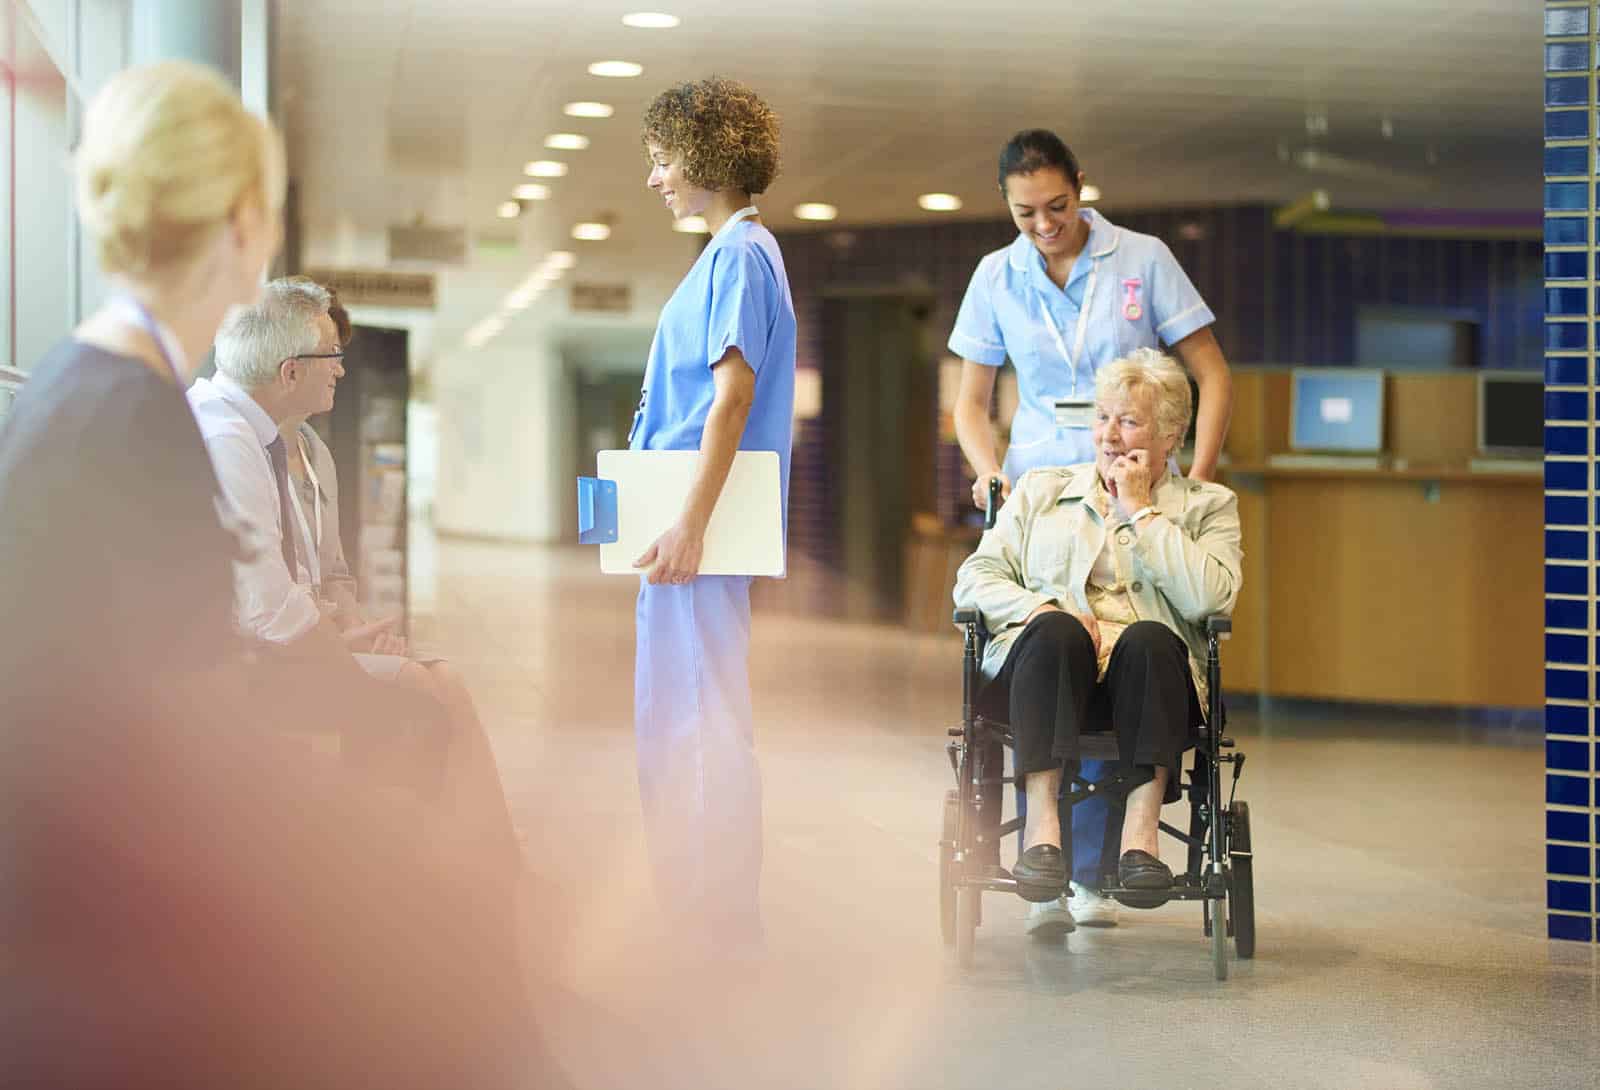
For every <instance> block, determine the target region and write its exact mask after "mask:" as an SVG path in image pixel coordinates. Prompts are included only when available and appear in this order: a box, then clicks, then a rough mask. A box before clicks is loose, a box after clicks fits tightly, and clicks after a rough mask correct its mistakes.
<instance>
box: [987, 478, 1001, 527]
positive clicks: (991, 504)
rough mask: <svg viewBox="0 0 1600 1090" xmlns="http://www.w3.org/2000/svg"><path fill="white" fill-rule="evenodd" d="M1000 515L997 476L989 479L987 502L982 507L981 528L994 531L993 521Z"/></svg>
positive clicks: (998, 480) (998, 481)
mask: <svg viewBox="0 0 1600 1090" xmlns="http://www.w3.org/2000/svg"><path fill="white" fill-rule="evenodd" d="M999 514H1000V478H999V476H998V475H996V476H993V477H990V478H989V497H988V502H986V503H985V504H984V505H983V528H984V529H985V530H993V529H994V520H995V519H996V518H997V517H998V516H999Z"/></svg>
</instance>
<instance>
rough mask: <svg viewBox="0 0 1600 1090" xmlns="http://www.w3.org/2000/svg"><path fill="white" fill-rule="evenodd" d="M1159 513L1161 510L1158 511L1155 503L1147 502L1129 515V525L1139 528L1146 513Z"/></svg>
mask: <svg viewBox="0 0 1600 1090" xmlns="http://www.w3.org/2000/svg"><path fill="white" fill-rule="evenodd" d="M1159 513H1160V512H1158V511H1157V510H1156V509H1155V507H1154V506H1153V505H1151V504H1146V505H1145V506H1143V507H1141V508H1139V510H1137V511H1135V512H1134V513H1133V514H1131V515H1129V516H1128V525H1130V526H1132V527H1133V528H1134V529H1138V528H1139V520H1140V519H1142V518H1144V517H1145V516H1146V515H1155V514H1159Z"/></svg>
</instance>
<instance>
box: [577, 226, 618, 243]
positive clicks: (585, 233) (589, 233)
mask: <svg viewBox="0 0 1600 1090" xmlns="http://www.w3.org/2000/svg"><path fill="white" fill-rule="evenodd" d="M572 237H573V238H575V239H577V240H578V241H580V242H604V241H605V240H606V239H608V238H610V237H611V228H610V226H609V225H607V224H604V223H575V224H573V225H572Z"/></svg>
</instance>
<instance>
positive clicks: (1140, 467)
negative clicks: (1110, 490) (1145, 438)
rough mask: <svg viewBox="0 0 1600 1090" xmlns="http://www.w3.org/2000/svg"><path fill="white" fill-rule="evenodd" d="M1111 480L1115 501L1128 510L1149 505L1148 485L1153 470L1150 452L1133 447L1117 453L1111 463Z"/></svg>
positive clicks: (1152, 477) (1151, 479)
mask: <svg viewBox="0 0 1600 1090" xmlns="http://www.w3.org/2000/svg"><path fill="white" fill-rule="evenodd" d="M1110 475H1111V480H1112V481H1113V482H1114V483H1115V484H1116V486H1117V502H1118V503H1119V504H1121V505H1122V507H1123V508H1124V509H1126V510H1129V511H1137V510H1138V509H1139V508H1141V507H1148V506H1150V486H1151V483H1152V482H1153V481H1154V479H1155V472H1154V470H1152V468H1151V465H1150V452H1149V451H1148V450H1145V449H1144V448H1143V447H1135V448H1134V449H1132V450H1130V451H1128V452H1127V453H1126V454H1121V455H1118V456H1117V458H1116V460H1115V461H1113V462H1112V463H1111V469H1110Z"/></svg>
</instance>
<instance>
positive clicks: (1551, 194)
mask: <svg viewBox="0 0 1600 1090" xmlns="http://www.w3.org/2000/svg"><path fill="white" fill-rule="evenodd" d="M1544 207H1545V211H1547V212H1587V211H1588V210H1589V185H1588V183H1587V182H1546V183H1545V186H1544Z"/></svg>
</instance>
